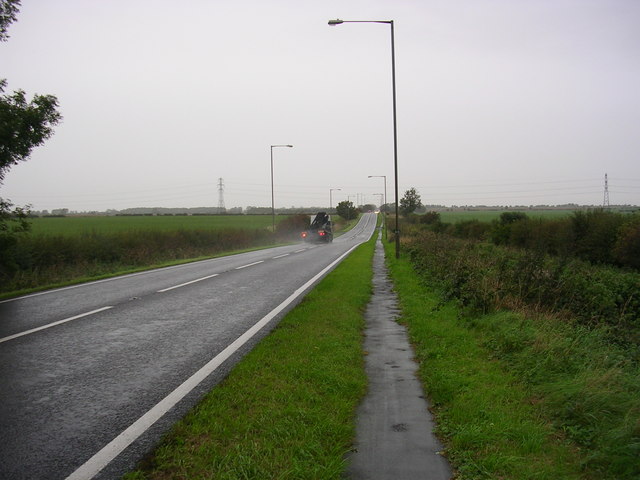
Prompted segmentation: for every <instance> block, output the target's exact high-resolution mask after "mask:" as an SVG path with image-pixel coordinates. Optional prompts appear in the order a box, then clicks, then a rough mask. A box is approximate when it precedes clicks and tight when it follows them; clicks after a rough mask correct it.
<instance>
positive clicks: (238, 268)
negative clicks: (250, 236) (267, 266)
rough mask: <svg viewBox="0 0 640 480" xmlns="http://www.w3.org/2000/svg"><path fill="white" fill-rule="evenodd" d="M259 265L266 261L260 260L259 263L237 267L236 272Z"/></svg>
mask: <svg viewBox="0 0 640 480" xmlns="http://www.w3.org/2000/svg"><path fill="white" fill-rule="evenodd" d="M259 263H264V260H260V261H259V262H253V263H249V264H247V265H242V266H241V267H236V270H242V269H243V268H247V267H252V266H254V265H258V264H259Z"/></svg>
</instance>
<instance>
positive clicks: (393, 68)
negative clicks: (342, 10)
mask: <svg viewBox="0 0 640 480" xmlns="http://www.w3.org/2000/svg"><path fill="white" fill-rule="evenodd" d="M343 23H386V24H388V25H390V26H391V87H392V92H393V172H394V174H395V190H396V229H395V237H396V258H400V230H399V229H398V129H397V126H396V53H395V45H394V38H393V37H394V36H393V20H340V19H336V20H329V25H331V26H335V25H341V24H343Z"/></svg>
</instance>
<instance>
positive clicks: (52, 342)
mask: <svg viewBox="0 0 640 480" xmlns="http://www.w3.org/2000/svg"><path fill="white" fill-rule="evenodd" d="M375 221H376V216H375V214H365V215H363V217H362V219H361V220H360V222H359V223H358V225H357V226H356V227H355V228H354V229H353V230H352V231H350V232H347V233H346V234H345V235H343V236H341V237H337V238H336V239H335V240H334V242H333V243H332V244H321V245H315V244H314V245H311V244H297V245H290V246H284V247H276V248H271V249H267V250H260V251H255V252H250V253H244V254H240V255H232V256H229V257H223V258H218V259H212V260H206V261H202V262H196V263H191V264H185V265H180V266H175V267H169V268H163V269H158V270H152V271H149V272H142V273H137V274H133V275H126V276H122V277H116V278H113V279H107V280H102V281H98V282H92V283H87V284H82V285H78V286H73V287H68V288H62V289H57V290H52V291H47V292H42V293H40V294H34V295H29V296H25V297H20V298H18V299H13V300H8V301H3V302H0V478H1V479H5V478H7V479H32V480H33V479H47V480H53V479H66V478H69V479H78V478H97V479H102V478H120V476H121V475H122V474H123V473H124V472H126V471H128V470H129V469H131V468H132V467H133V466H135V463H136V462H137V461H138V460H140V459H141V458H142V456H143V455H144V454H145V453H146V452H148V451H149V450H150V449H151V448H152V447H153V445H154V444H155V443H156V442H157V441H158V439H159V438H160V436H161V435H162V433H164V432H165V431H166V430H167V429H168V428H169V427H170V426H171V425H172V424H173V423H175V421H176V420H177V419H178V418H180V417H181V416H183V415H184V414H185V413H186V412H187V411H188V410H189V409H190V408H191V407H192V406H193V405H194V404H195V403H197V401H198V399H199V398H201V396H202V395H203V394H204V393H205V392H206V391H208V390H210V389H211V388H212V387H213V386H214V385H215V384H216V383H217V382H219V381H220V380H221V379H222V378H224V376H225V375H226V374H227V373H228V371H229V370H230V369H231V367H232V366H233V364H234V363H235V362H237V361H238V360H239V359H240V358H241V356H242V355H243V354H244V353H246V352H247V351H249V350H250V349H251V348H252V346H253V345H255V343H256V342H257V341H259V339H260V338H262V337H263V336H264V335H266V333H267V332H268V330H269V329H270V328H272V327H273V326H274V325H275V324H276V323H277V321H278V320H279V319H280V318H282V316H283V315H284V314H285V313H286V312H287V311H288V310H289V309H290V308H292V306H293V305H295V303H297V301H299V300H300V299H301V297H302V296H303V294H304V293H305V292H307V291H308V290H309V289H311V288H313V285H314V284H315V283H317V282H318V281H319V279H320V278H321V277H322V276H323V275H324V274H326V273H327V272H328V271H329V270H330V269H331V268H333V266H334V262H337V261H339V259H341V257H342V256H343V255H345V254H346V253H347V252H349V251H350V250H351V249H352V248H353V247H354V246H356V245H358V244H360V243H362V242H363V241H366V240H367V239H368V238H369V237H370V236H371V234H372V233H373V231H374V228H375Z"/></svg>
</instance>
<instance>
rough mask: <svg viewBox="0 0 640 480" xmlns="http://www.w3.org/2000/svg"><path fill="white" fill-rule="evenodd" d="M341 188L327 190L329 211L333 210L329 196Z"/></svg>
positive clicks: (331, 199)
mask: <svg viewBox="0 0 640 480" xmlns="http://www.w3.org/2000/svg"><path fill="white" fill-rule="evenodd" d="M341 190H342V189H341V188H330V189H329V211H331V210H333V198H332V196H331V194H332V193H333V192H337V191H341Z"/></svg>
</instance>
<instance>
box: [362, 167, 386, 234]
mask: <svg viewBox="0 0 640 480" xmlns="http://www.w3.org/2000/svg"><path fill="white" fill-rule="evenodd" d="M367 178H384V205H385V209H384V212H382V218H383V219H384V239H385V240H386V241H389V236H388V235H387V205H388V203H387V176H386V175H367Z"/></svg>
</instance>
